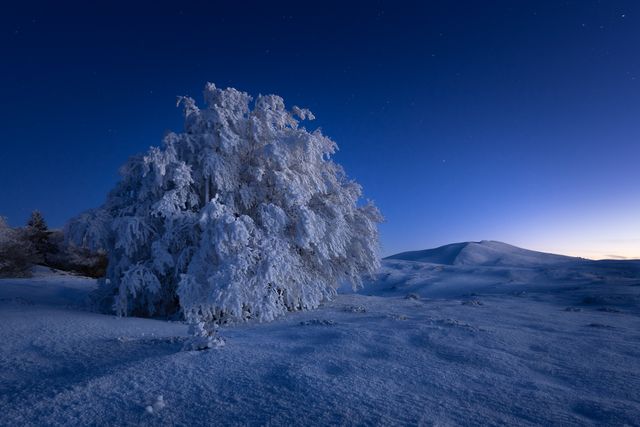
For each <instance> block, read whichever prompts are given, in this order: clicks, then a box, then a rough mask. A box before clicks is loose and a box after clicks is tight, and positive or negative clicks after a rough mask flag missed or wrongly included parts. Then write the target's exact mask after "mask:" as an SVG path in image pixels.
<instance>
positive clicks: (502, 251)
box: [387, 240, 579, 267]
mask: <svg viewBox="0 0 640 427" xmlns="http://www.w3.org/2000/svg"><path fill="white" fill-rule="evenodd" d="M387 259H400V260H405V261H420V262H429V263H434V264H446V265H484V266H494V267H495V266H508V267H523V266H526V267H531V266H535V265H553V264H560V263H568V262H572V261H573V262H575V261H578V260H579V258H572V257H567V256H564V255H555V254H548V253H544V252H536V251H530V250H528V249H522V248H518V247H516V246H511V245H508V244H506V243H502V242H496V241H492V240H483V241H481V242H463V243H452V244H450V245H445V246H441V247H439V248H435V249H426V250H423V251H411V252H402V253H399V254H396V255H392V256H390V257H388V258H387Z"/></svg>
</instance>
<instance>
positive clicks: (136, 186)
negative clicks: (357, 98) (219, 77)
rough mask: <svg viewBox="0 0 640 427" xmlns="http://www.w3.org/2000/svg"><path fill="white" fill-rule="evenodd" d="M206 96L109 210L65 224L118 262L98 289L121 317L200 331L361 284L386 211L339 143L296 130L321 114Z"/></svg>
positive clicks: (188, 106)
mask: <svg viewBox="0 0 640 427" xmlns="http://www.w3.org/2000/svg"><path fill="white" fill-rule="evenodd" d="M204 98H205V102H206V104H207V107H206V108H204V109H200V108H198V107H197V106H196V103H195V101H194V100H193V99H191V98H180V99H179V103H180V104H182V105H183V107H184V117H185V124H184V127H185V130H184V132H183V133H169V134H167V135H166V137H165V138H164V146H163V147H162V148H155V147H153V148H151V149H150V150H149V151H148V152H147V153H146V154H145V155H143V156H136V157H133V158H131V159H130V160H129V162H128V163H127V164H126V165H125V166H124V167H123V168H122V169H121V175H122V180H121V181H120V183H119V184H118V185H117V186H116V188H115V189H114V190H113V191H112V192H111V193H110V194H109V196H108V198H107V201H106V203H105V204H104V205H103V206H102V207H100V208H98V209H94V210H91V211H89V212H86V213H84V214H82V215H80V216H79V217H78V218H76V219H74V220H73V221H71V222H70V224H69V225H68V229H67V232H68V235H69V237H70V238H71V239H72V240H73V241H75V242H76V243H78V244H84V245H88V246H89V247H91V248H93V249H96V248H103V249H106V251H107V253H108V254H109V264H108V268H107V280H104V281H102V285H101V289H100V294H101V295H107V296H109V298H111V300H112V303H113V305H112V306H113V308H114V309H115V310H116V311H117V313H119V314H121V315H125V314H138V315H151V314H154V313H155V314H172V313H175V312H176V311H178V310H181V311H182V312H183V313H184V315H185V316H186V317H187V318H188V319H190V320H192V321H193V322H194V324H197V325H200V326H199V327H200V329H202V328H203V326H202V325H215V324H219V323H224V322H233V321H238V320H246V319H258V320H261V321H262V320H271V319H273V318H274V317H276V316H278V315H282V314H283V313H285V312H287V311H292V310H303V309H310V308H314V307H317V306H318V305H319V304H320V302H321V301H322V300H324V299H326V298H330V297H332V296H333V295H335V293H336V289H337V287H338V286H339V285H340V284H341V282H344V281H348V282H350V283H351V284H352V285H353V286H354V287H357V286H359V285H360V284H361V275H363V274H368V273H373V272H374V271H375V270H376V269H377V268H378V266H379V258H378V230H377V224H378V223H379V222H380V221H381V216H380V214H379V212H378V210H377V209H376V208H375V206H374V205H373V204H372V203H365V204H361V203H360V202H359V200H360V197H361V187H360V186H359V185H358V184H357V183H356V182H354V181H352V180H349V179H348V178H347V177H346V175H345V173H344V171H343V170H342V168H341V167H340V166H339V165H337V164H336V163H334V162H333V161H332V160H331V155H332V154H333V153H334V152H335V151H336V149H337V146H336V144H335V143H334V142H333V141H332V140H331V139H329V138H327V137H326V136H324V135H323V134H322V133H321V132H320V131H319V130H316V131H313V132H309V131H307V130H306V129H305V128H304V127H300V126H299V122H300V121H301V120H305V119H309V120H312V119H314V116H313V114H311V112H310V111H309V110H306V109H301V108H298V107H293V108H292V109H291V111H288V110H286V109H285V106H284V102H283V100H282V98H280V97H278V96H275V95H267V96H259V97H257V99H256V101H255V103H254V104H253V106H251V100H252V98H251V97H250V96H249V95H248V94H246V93H243V92H239V91H237V90H235V89H226V90H220V89H218V88H216V87H215V86H214V85H213V84H207V86H206V88H205V91H204Z"/></svg>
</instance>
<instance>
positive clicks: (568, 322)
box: [0, 242, 640, 426]
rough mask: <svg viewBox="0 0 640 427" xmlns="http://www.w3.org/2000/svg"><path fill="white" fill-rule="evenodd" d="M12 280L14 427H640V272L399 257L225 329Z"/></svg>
mask: <svg viewBox="0 0 640 427" xmlns="http://www.w3.org/2000/svg"><path fill="white" fill-rule="evenodd" d="M94 287H95V282H94V281H92V280H90V279H85V278H79V277H74V276H68V275H64V274H61V273H57V272H49V271H46V270H44V269H40V270H38V271H36V272H35V274H34V277H33V278H30V279H4V280H0V340H1V343H2V345H1V346H0V408H1V410H0V425H65V426H66V425H109V426H111V425H131V424H136V425H189V426H192V425H265V424H269V425H327V424H331V425H335V424H338V425H398V424H400V425H432V424H434V425H469V424H476V425H477V424H482V425H487V424H491V425H500V424H506V425H516V424H517V425H552V424H553V425H580V426H583V425H604V424H606V425H640V421H639V420H640V262H638V261H597V262H596V261H586V260H581V259H576V258H568V257H561V256H556V255H550V254H540V253H537V252H532V251H526V250H523V249H519V248H514V247H512V246H508V245H505V244H502V243H498V242H479V243H461V244H455V245H449V246H445V247H443V248H438V249H435V250H428V251H421V252H410V253H404V254H399V255H397V256H394V257H391V259H387V260H384V261H383V268H382V269H381V272H380V274H379V275H378V277H377V278H375V279H374V280H372V281H371V282H370V283H368V285H367V287H365V288H364V289H363V290H362V291H360V292H359V293H345V294H341V295H339V296H338V297H337V298H336V299H335V300H334V301H331V302H328V303H326V304H325V305H324V306H322V307H321V308H320V309H318V310H315V311H312V312H305V313H293V314H290V315H288V316H286V317H285V318H282V319H280V320H277V321H275V322H272V323H268V324H245V325H240V326H234V327H227V328H224V329H223V330H222V335H223V337H224V338H225V340H226V346H224V347H222V348H218V349H213V350H208V351H183V350H182V347H183V343H184V340H185V339H186V337H187V327H186V325H184V324H183V323H181V322H170V321H166V320H152V319H139V318H116V317H114V316H110V315H105V314H98V313H93V312H91V311H89V309H88V305H87V296H88V294H89V293H90V291H91V290H92V289H94Z"/></svg>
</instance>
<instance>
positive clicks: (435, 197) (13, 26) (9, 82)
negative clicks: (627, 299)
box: [0, 0, 640, 258]
mask: <svg viewBox="0 0 640 427" xmlns="http://www.w3.org/2000/svg"><path fill="white" fill-rule="evenodd" d="M25 3H26V4H25V5H23V6H22V10H9V9H8V6H3V9H2V13H0V30H1V33H0V54H1V55H2V66H1V67H0V87H1V89H2V94H3V102H2V103H1V104H0V113H1V114H0V125H1V127H0V129H1V130H2V132H1V134H0V147H1V150H0V215H4V216H7V217H8V218H9V222H10V223H11V224H13V225H19V224H22V223H24V221H25V220H26V218H27V216H28V214H29V212H30V211H31V210H33V209H36V208H38V209H40V210H42V211H43V213H44V215H45V217H46V218H47V219H48V221H49V223H50V225H52V226H61V225H62V224H64V222H65V221H66V220H67V219H69V218H70V217H72V216H73V215H76V214H78V213H79V212H81V211H83V210H84V209H87V208H90V207H94V206H98V205H100V204H101V203H102V201H103V200H104V197H105V195H106V193H107V191H108V190H109V189H110V188H111V187H112V186H113V185H114V183H115V182H116V180H117V179H118V175H117V170H118V167H119V166H120V165H121V164H122V163H123V162H124V161H125V160H126V158H127V157H128V156H130V155H132V154H135V153H138V152H141V151H144V150H146V149H147V148H148V147H149V146H150V145H158V144H160V142H161V137H162V135H163V134H164V132H165V131H166V130H168V129H171V130H181V126H182V123H181V114H180V111H179V110H178V109H176V108H175V99H176V95H191V96H194V97H195V98H196V99H198V100H199V101H201V97H200V94H201V90H202V87H203V86H204V83H205V82H206V81H211V82H214V83H216V85H218V86H223V87H226V86H233V87H236V88H238V89H240V90H244V91H248V92H249V93H251V94H253V95H256V94H258V93H276V94H279V95H281V96H283V97H284V99H285V102H286V103H287V104H288V105H289V106H292V105H294V104H296V105H300V106H305V107H308V108H310V109H311V110H312V111H313V112H314V113H315V115H316V116H317V117H318V120H316V122H315V123H314V122H311V123H308V124H307V127H313V126H321V127H322V128H323V131H324V132H325V133H326V134H327V135H329V136H330V137H332V138H333V139H334V140H335V141H337V143H338V144H339V146H340V148H341V151H340V152H339V153H338V154H337V156H336V160H337V161H338V162H340V163H341V164H343V165H344V166H345V168H346V170H347V173H348V174H349V175H350V176H351V177H353V178H355V179H356V180H358V181H359V182H360V183H361V184H362V185H363V186H364V189H365V193H366V195H367V196H368V197H370V198H372V199H374V200H375V201H376V203H377V204H378V206H379V207H380V209H381V211H382V213H383V214H384V215H385V217H386V219H387V222H386V223H385V224H384V225H383V226H382V228H381V230H382V245H383V253H384V254H386V255H388V254H391V253H395V252H399V251H403V250H412V249H422V248H427V247H433V246H437V245H441V244H446V243H451V242H455V241H466V240H481V239H493V240H501V241H505V242H508V243H511V244H515V245H518V246H523V247H527V248H531V249H538V250H543V251H550V252H557V253H564V254H570V255H579V256H585V257H590V258H602V257H614V256H616V257H617V256H620V257H635V258H640V3H638V2H637V1H633V0H628V1H604V0H603V1H587V0H575V1H564V2H560V1H546V0H532V1H527V0H523V1H517V2H514V1H513V0H504V1H489V2H484V1H483V2H480V1H471V0H470V1H445V0H442V1H416V2H402V1H389V2H386V1H367V2H352V3H349V2H346V1H339V2H322V5H320V2H317V3H316V4H311V3H312V2H300V1H297V2H291V3H283V2H277V3H275V2H274V3H273V4H271V3H272V2H257V1H256V2H253V3H255V4H252V2H240V1H238V2H220V3H219V4H215V2H198V3H188V2H174V3H169V2H168V3H162V2H152V3H151V2H149V3H135V4H134V2H127V3H122V4H116V3H115V2H109V3H107V2H105V4H103V5H102V6H96V5H95V4H93V2H83V3H81V4H79V5H75V6H72V5H70V4H69V3H64V2H61V3H64V4H65V5H64V6H61V5H60V4H58V2H48V4H47V3H44V4H37V3H33V2H25ZM232 3H233V4H232ZM267 3H269V4H267Z"/></svg>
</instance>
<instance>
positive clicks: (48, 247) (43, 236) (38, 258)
mask: <svg viewBox="0 0 640 427" xmlns="http://www.w3.org/2000/svg"><path fill="white" fill-rule="evenodd" d="M25 232H26V235H27V238H28V239H29V241H30V242H31V244H32V245H33V248H34V251H35V259H34V262H35V263H38V264H46V263H47V255H48V254H49V253H50V252H52V251H53V250H54V247H53V245H52V244H51V243H50V242H49V235H50V232H49V228H48V227H47V223H46V222H45V220H44V217H43V216H42V213H41V212H40V211H39V210H35V211H33V212H32V213H31V217H29V220H28V221H27V226H26V227H25Z"/></svg>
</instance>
